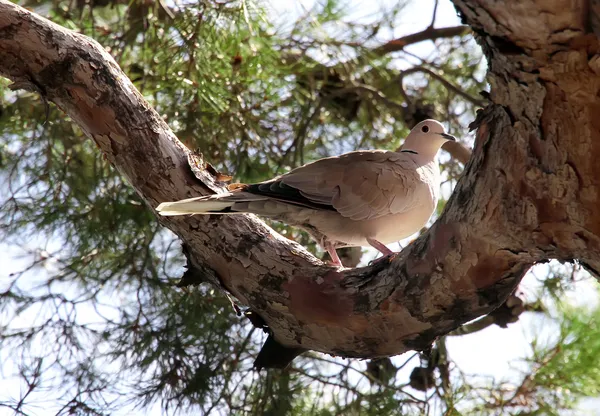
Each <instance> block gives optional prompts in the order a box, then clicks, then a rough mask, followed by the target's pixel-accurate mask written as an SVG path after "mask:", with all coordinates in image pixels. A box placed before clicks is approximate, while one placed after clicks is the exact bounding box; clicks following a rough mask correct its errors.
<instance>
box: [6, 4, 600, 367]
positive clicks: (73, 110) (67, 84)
mask: <svg viewBox="0 0 600 416" xmlns="http://www.w3.org/2000/svg"><path fill="white" fill-rule="evenodd" d="M455 4H456V6H457V8H458V9H459V10H460V12H461V13H462V14H463V16H464V19H465V23H467V24H469V25H470V26H471V27H472V28H473V30H474V31H475V33H477V34H478V38H479V41H480V43H481V44H482V45H483V47H484V51H485V53H486V55H487V57H488V60H489V63H490V74H489V81H490V84H491V85H492V91H491V100H492V103H493V104H491V105H490V106H488V107H487V108H486V109H485V110H484V111H482V112H481V113H480V114H479V117H478V120H477V121H476V127H478V131H477V138H476V145H475V149H474V150H473V155H472V157H471V159H470V161H469V163H468V164H467V166H466V167H465V171H464V174H463V176H462V178H461V179H460V181H459V183H458V185H457V187H456V189H455V191H454V193H453V195H452V197H451V199H450V201H449V202H448V204H447V206H446V209H445V211H444V213H443V215H442V216H441V218H440V219H439V221H437V222H436V223H435V224H434V225H433V227H432V228H431V229H430V230H429V231H428V232H427V233H425V234H424V235H423V236H421V237H420V238H419V239H417V240H416V241H415V242H414V243H413V244H411V245H410V246H408V247H407V248H406V249H404V250H403V251H402V252H401V253H400V254H399V255H398V256H397V257H396V258H395V259H394V260H393V261H391V262H390V263H389V264H384V263H379V264H377V265H375V266H372V267H367V268H362V269H353V270H347V271H343V272H340V271H337V270H335V269H332V268H330V267H327V266H326V265H324V264H322V263H321V262H320V261H318V260H317V259H315V258H314V257H313V256H311V255H310V254H308V253H307V252H306V251H305V250H304V249H303V248H302V247H300V246H298V245H297V244H295V243H293V242H290V241H287V240H286V239H284V238H282V237H280V236H279V235H277V234H275V233H274V232H273V231H271V230H270V229H269V228H268V227H266V226H265V225H264V224H263V223H262V222H260V221H259V220H257V219H256V218H254V217H252V216H247V217H244V216H235V217H209V216H195V217H191V218H180V217H170V218H161V219H160V221H161V222H162V223H163V224H164V225H165V226H167V227H169V228H170V229H171V230H173V231H174V232H175V233H176V234H177V235H179V236H180V237H181V239H182V240H183V241H184V242H185V243H186V247H187V250H188V251H189V258H190V259H191V262H192V264H193V266H194V267H195V268H196V270H195V273H196V275H202V276H204V277H205V278H206V279H207V280H209V281H212V282H215V283H217V284H220V285H222V286H224V287H225V288H226V289H227V290H228V291H229V292H230V293H232V294H233V295H235V296H236V297H237V298H238V299H239V300H240V302H241V303H243V304H245V305H249V306H251V307H252V309H253V310H254V311H255V312H257V313H258V314H259V315H260V316H261V317H262V318H263V319H264V321H265V322H266V323H267V324H268V326H269V327H270V329H271V331H272V333H273V337H274V339H276V340H277V341H278V342H279V343H281V344H283V345H285V346H289V347H296V348H297V347H301V348H305V349H312V350H318V351H322V352H327V353H332V354H336V355H342V356H352V357H377V356H385V355H394V354H399V353H402V352H404V351H407V350H409V349H426V348H427V347H428V346H429V345H430V344H431V342H432V341H433V340H434V339H435V338H436V337H437V336H439V335H441V334H445V333H448V332H449V331H451V330H453V329H455V328H457V327H458V326H459V325H461V324H462V323H464V322H466V321H469V320H471V319H473V318H476V317H478V316H480V315H483V314H486V313H489V312H490V311H491V310H493V309H494V308H496V307H497V306H499V305H500V304H502V302H503V301H504V300H505V299H506V298H507V296H508V295H509V294H510V293H511V292H512V291H513V290H514V288H515V287H516V285H517V284H518V283H519V281H520V279H521V278H522V276H523V275H524V273H525V272H526V271H527V270H528V269H529V268H530V267H531V266H532V265H533V264H535V263H536V262H543V261H546V260H548V259H551V258H557V259H560V260H572V259H578V260H579V261H580V262H581V263H582V264H584V265H585V266H586V267H587V268H588V269H589V270H591V271H593V272H595V273H596V274H598V272H599V271H600V210H598V208H597V206H598V202H599V198H598V192H599V190H600V183H599V182H600V163H598V160H600V117H599V116H598V114H600V99H599V98H598V93H599V91H600V55H599V53H600V44H599V42H598V38H597V37H596V35H594V34H593V32H592V30H591V29H590V27H591V23H590V19H591V17H590V15H593V13H591V12H590V11H589V9H588V8H587V7H585V5H584V3H583V2H581V1H580V2H577V1H572V0H569V1H567V0H563V1H547V0H545V1H541V0H537V1H534V0H512V1H503V2H498V1H495V0H468V1H460V0H455ZM0 74H2V75H4V76H5V77H7V78H10V79H12V80H13V81H15V83H16V84H17V86H19V87H27V86H29V87H32V86H35V88H34V89H36V90H39V91H40V92H41V94H42V95H43V96H44V97H46V98H47V99H48V100H49V101H52V102H54V103H55V104H56V105H58V106H59V107H60V108H61V109H63V110H64V111H65V112H66V113H67V114H69V116H70V117H71V118H72V119H73V120H74V121H75V122H76V123H78V124H79V125H80V126H81V127H82V128H83V130H84V131H85V132H86V133H87V135H88V136H90V137H91V138H92V139H93V140H94V141H95V142H96V144H97V145H98V147H99V148H100V150H101V151H102V152H104V153H105V154H106V156H107V158H108V160H110V162H111V163H112V164H113V165H114V166H115V167H116V168H117V169H119V171H120V172H121V173H122V174H123V175H124V176H125V177H126V178H128V180H129V182H130V183H131V185H132V186H133V187H135V189H136V190H137V191H138V193H139V194H140V195H141V196H142V197H143V198H144V199H145V200H146V201H147V203H148V205H149V206H150V207H155V206H156V205H157V204H158V203H159V202H163V201H170V200H176V199H181V198H186V197H191V196H196V195H200V194H207V193H209V192H214V191H218V190H219V188H220V186H221V185H220V184H219V183H218V181H217V180H216V179H215V177H214V176H213V175H211V173H210V172H209V171H206V170H205V169H203V167H204V165H203V162H200V161H198V160H197V159H193V158H192V159H193V160H192V161H193V163H192V164H195V166H196V168H197V169H196V172H197V174H198V176H199V178H198V179H197V178H195V177H194V176H193V175H192V174H191V170H190V167H189V164H188V156H189V154H188V151H187V150H186V149H185V148H184V146H183V145H182V144H181V143H180V142H179V141H178V140H177V138H176V137H175V136H174V135H173V133H172V132H171V131H170V130H169V128H168V127H167V126H166V125H165V123H164V122H163V121H162V120H161V118H160V117H159V115H158V114H157V113H156V112H155V111H154V110H152V109H151V108H150V107H149V106H148V104H147V103H146V102H145V101H144V100H143V98H142V97H141V95H140V94H139V93H138V92H137V91H136V90H135V88H134V87H133V85H132V84H131V82H130V81H129V80H128V79H127V77H125V75H124V74H123V73H122V72H121V70H120V69H119V67H118V65H117V64H116V63H115V62H114V60H113V59H112V58H111V57H110V56H109V55H108V54H107V53H106V52H105V51H104V50H103V49H102V47H101V46H100V45H98V44H97V43H96V42H94V41H93V40H90V39H89V38H87V37H85V36H82V35H80V34H77V33H74V32H71V31H68V30H66V29H64V28H61V27H59V26H57V25H54V24H52V23H50V22H49V21H47V20H45V19H42V18H40V17H39V16H36V15H34V14H32V13H30V12H28V11H26V10H24V9H22V8H20V7H19V6H16V5H14V4H11V3H9V2H7V1H6V0H0Z"/></svg>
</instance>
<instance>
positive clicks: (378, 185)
mask: <svg viewBox="0 0 600 416" xmlns="http://www.w3.org/2000/svg"><path fill="white" fill-rule="evenodd" d="M416 168H417V165H416V164H415V162H414V161H413V160H412V158H411V157H410V156H408V155H406V154H404V153H396V152H387V151H358V152H351V153H346V154H344V155H342V156H338V157H331V158H326V159H321V160H318V161H316V162H313V163H309V164H307V165H304V166H302V167H300V168H297V169H294V170H292V171H291V172H289V173H287V174H285V175H282V176H280V177H278V178H275V179H273V180H271V181H267V182H263V183H261V184H256V185H250V186H249V187H247V188H245V189H244V190H245V191H246V192H251V193H257V194H261V195H265V196H269V197H271V198H274V199H277V200H280V201H283V202H288V203H292V204H296V205H304V206H309V207H312V208H316V209H325V210H335V211H337V212H339V213H340V214H341V215H342V216H344V217H346V218H350V219H352V220H357V221H360V220H368V219H373V218H378V217H381V216H385V215H392V214H397V213H401V212H404V211H406V210H408V209H410V208H412V207H414V206H415V204H416V203H417V201H416V199H417V198H416V188H417V184H418V183H419V181H420V180H421V178H420V175H419V173H418V172H417V169H416Z"/></svg>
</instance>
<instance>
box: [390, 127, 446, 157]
mask: <svg viewBox="0 0 600 416" xmlns="http://www.w3.org/2000/svg"><path fill="white" fill-rule="evenodd" d="M448 141H452V142H455V141H456V138H455V137H454V136H452V135H451V134H448V133H446V129H445V128H444V126H443V125H442V123H440V122H439V121H436V120H424V121H421V122H420V123H419V124H417V125H416V126H415V127H413V129H412V130H411V131H410V133H409V134H408V136H406V139H405V140H404V144H403V145H402V149H401V150H405V151H406V150H408V151H412V152H416V153H419V154H423V155H431V156H435V154H436V153H437V152H438V150H440V147H442V145H443V144H444V143H446V142H448Z"/></svg>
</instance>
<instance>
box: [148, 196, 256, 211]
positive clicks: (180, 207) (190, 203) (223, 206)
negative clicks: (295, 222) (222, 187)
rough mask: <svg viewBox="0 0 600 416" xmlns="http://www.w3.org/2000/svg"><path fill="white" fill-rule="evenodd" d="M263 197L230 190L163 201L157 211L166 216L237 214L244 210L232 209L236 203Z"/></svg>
mask: <svg viewBox="0 0 600 416" xmlns="http://www.w3.org/2000/svg"><path fill="white" fill-rule="evenodd" d="M263 199H265V198H264V197H261V196H258V195H253V194H250V193H246V192H235V193H231V192H229V193H226V194H220V195H210V196H200V197H196V198H189V199H182V200H181V201H175V202H163V203H162V204H160V205H159V206H157V207H156V211H158V213H160V215H164V216H173V215H186V214H236V213H241V212H244V211H243V210H242V211H238V210H234V209H232V208H233V207H234V205H235V204H237V203H240V202H251V201H257V200H263Z"/></svg>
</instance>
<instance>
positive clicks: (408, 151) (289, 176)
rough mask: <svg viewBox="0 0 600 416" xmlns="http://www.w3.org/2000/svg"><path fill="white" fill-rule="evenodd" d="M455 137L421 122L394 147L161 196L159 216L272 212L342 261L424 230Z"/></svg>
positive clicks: (383, 248) (383, 249)
mask: <svg viewBox="0 0 600 416" xmlns="http://www.w3.org/2000/svg"><path fill="white" fill-rule="evenodd" d="M447 141H456V138H455V137H454V136H452V135H450V134H448V133H447V132H446V130H445V128H444V126H443V125H442V124H441V123H440V122H438V121H436V120H432V119H429V120H424V121H421V122H420V123H418V124H417V125H416V126H415V127H413V129H412V130H411V131H410V133H409V134H408V135H407V136H406V138H405V140H404V142H403V144H402V146H401V147H400V148H399V149H397V150H396V151H390V150H358V151H354V152H349V153H345V154H342V155H340V156H333V157H327V158H323V159H319V160H316V161H314V162H311V163H307V164H305V165H303V166H300V167H298V168H296V169H293V170H291V171H289V172H288V173H285V174H283V175H280V176H277V177H275V178H273V179H270V180H267V181H264V182H259V183H254V184H232V185H229V187H228V189H229V190H228V191H227V192H225V193H220V194H216V195H210V196H201V197H195V198H189V199H183V200H180V201H175V202H163V203H161V204H160V205H158V207H157V208H156V210H157V212H158V213H159V214H160V215H164V216H171V215H186V214H243V213H251V214H256V215H259V216H264V217H269V218H271V219H273V220H276V221H280V222H284V223H287V224H289V225H292V226H296V227H299V228H301V229H304V230H305V231H307V232H308V233H309V234H310V235H311V236H312V237H313V238H314V239H315V240H316V241H317V242H318V243H319V245H320V246H321V247H322V248H323V249H324V250H326V251H327V252H328V253H329V255H330V257H331V260H332V264H333V265H334V266H338V267H343V265H342V262H341V261H340V258H339V256H338V254H337V251H336V249H338V248H342V247H354V246H372V247H374V248H375V249H377V250H378V251H379V252H381V253H382V254H383V257H382V258H387V257H388V256H391V255H393V254H394V252H393V251H392V250H390V249H389V248H388V247H386V244H390V243H392V242H397V241H400V240H402V239H403V238H406V237H409V236H411V235H412V234H414V233H416V232H417V231H419V230H420V229H421V228H422V227H423V226H424V225H425V224H426V223H427V221H429V218H430V217H431V215H432V214H433V212H434V210H435V208H436V206H437V201H438V199H439V193H440V168H439V165H438V163H437V161H436V155H437V153H438V151H439V149H440V148H441V147H442V145H443V144H444V143H445V142H447Z"/></svg>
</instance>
